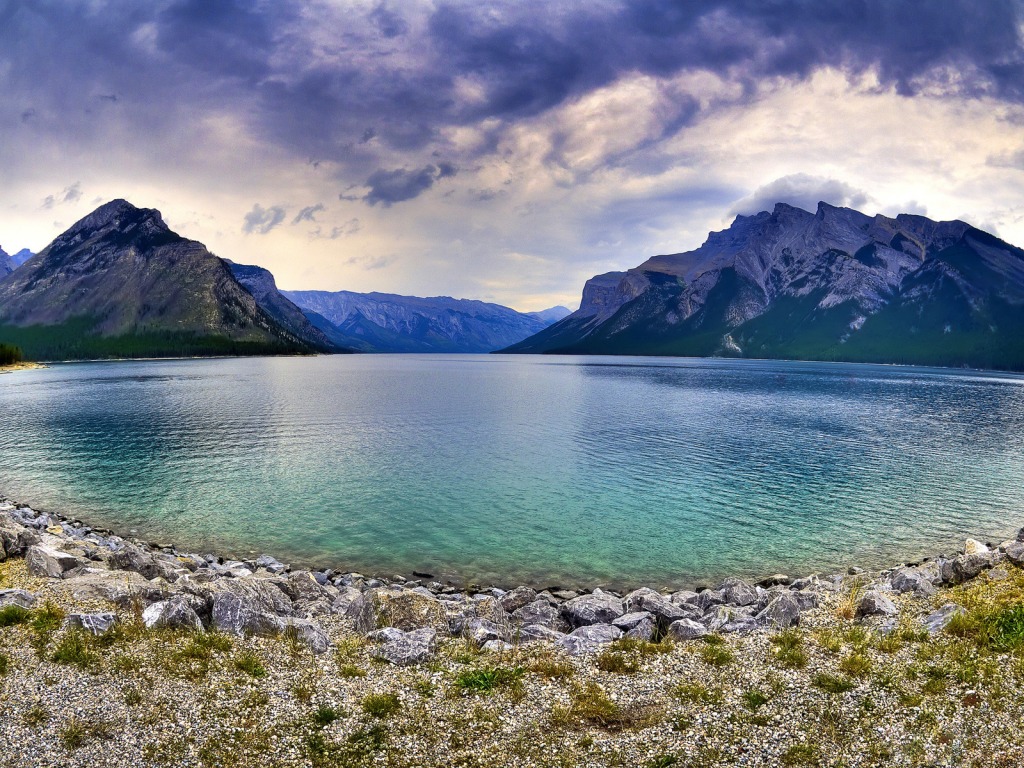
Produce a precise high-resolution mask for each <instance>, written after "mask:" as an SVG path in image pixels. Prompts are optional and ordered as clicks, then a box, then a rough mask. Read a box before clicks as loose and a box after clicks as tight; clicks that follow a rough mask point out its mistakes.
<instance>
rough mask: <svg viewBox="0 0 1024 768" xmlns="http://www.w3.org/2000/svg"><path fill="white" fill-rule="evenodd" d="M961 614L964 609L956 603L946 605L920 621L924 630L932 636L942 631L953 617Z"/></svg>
mask: <svg viewBox="0 0 1024 768" xmlns="http://www.w3.org/2000/svg"><path fill="white" fill-rule="evenodd" d="M963 612H964V609H963V608H961V607H960V606H959V605H957V604H956V603H946V604H945V605H944V606H942V607H941V608H939V610H937V611H935V612H934V613H929V614H928V615H927V616H925V617H924V618H923V619H922V620H921V621H922V623H923V624H924V626H925V629H927V630H928V634H929V635H934V634H936V633H938V632H941V631H942V630H944V629H945V628H946V625H947V624H949V622H950V621H951V620H952V619H953V617H954V616H958V615H960V614H961V613H963Z"/></svg>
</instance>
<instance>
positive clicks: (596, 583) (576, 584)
mask: <svg viewBox="0 0 1024 768" xmlns="http://www.w3.org/2000/svg"><path fill="white" fill-rule="evenodd" d="M5 502H6V503H9V504H15V505H17V506H24V507H28V508H29V509H32V510H34V511H35V512H38V513H42V514H46V515H48V516H49V517H51V518H52V519H54V520H57V521H59V522H62V523H68V524H72V525H74V526H77V527H79V528H88V529H90V530H95V531H97V532H101V533H103V534H106V535H111V536H116V537H119V538H123V539H124V540H126V541H129V542H131V543H132V544H135V545H137V546H141V547H143V548H146V549H148V550H150V551H154V552H156V551H163V552H171V553H172V554H174V556H178V555H188V556H195V555H198V556H200V557H208V556H211V555H212V556H213V557H215V558H217V559H218V560H219V561H221V562H229V561H234V562H244V561H246V560H249V561H252V560H254V559H256V558H258V557H268V556H271V555H269V554H268V553H267V552H257V550H254V549H248V550H247V551H246V552H244V553H243V552H242V551H241V550H240V549H238V548H233V547H231V546H230V545H223V546H221V545H218V543H217V542H213V543H212V544H211V546H212V548H211V549H210V550H209V551H202V553H201V554H200V552H199V550H205V549H206V548H205V547H199V548H190V547H188V546H182V545H179V544H178V543H177V542H175V541H173V540H171V539H169V538H168V539H165V538H163V537H161V536H155V537H150V536H149V535H147V534H145V533H140V532H139V531H137V530H136V529H131V530H124V529H123V528H119V527H117V526H116V525H110V524H108V523H106V522H103V523H98V524H94V521H91V520H90V519H89V516H88V515H85V516H80V515H69V514H64V513H63V512H55V511H52V510H50V509H47V508H44V507H36V506H33V505H31V504H27V503H24V502H16V501H13V500H11V499H10V498H8V497H6V496H5V495H4V494H3V492H2V491H0V506H2V505H3V504H4V503H5ZM1021 522H1022V524H1024V520H1022V521H1021ZM1008 527H1012V526H1008ZM984 544H985V545H986V546H987V547H989V548H990V549H995V548H996V543H995V541H994V539H992V538H990V537H985V540H984ZM918 551H921V550H918ZM954 552H955V550H954ZM277 554H280V553H276V554H274V555H273V557H274V559H277ZM953 556H955V554H954V555H953ZM945 557H947V555H946V554H945V551H942V552H940V551H938V549H933V550H930V551H929V552H928V553H927V554H922V555H921V556H920V557H917V558H906V557H903V558H901V557H899V556H894V557H886V556H884V555H880V556H877V557H875V558H873V559H872V560H871V561H870V562H869V561H866V560H858V559H856V558H854V559H852V560H850V561H849V562H846V563H842V564H837V565H835V566H833V567H827V566H826V567H822V568H817V569H814V568H813V567H811V568H802V567H795V568H793V569H786V568H774V569H773V568H768V569H764V570H761V571H757V572H756V573H755V572H751V571H746V572H745V573H743V575H738V572H736V571H729V570H723V571H722V572H721V574H720V575H711V576H705V577H688V578H683V579H676V580H672V581H668V580H665V579H662V580H660V581H659V580H656V579H651V580H645V579H643V578H638V579H617V580H615V579H611V578H602V579H598V578H591V579H584V580H573V579H571V578H566V579H559V578H558V577H552V578H546V577H543V576H541V577H538V578H534V579H521V580H517V579H515V578H496V579H493V580H483V581H478V580H476V579H474V578H472V577H469V578H464V577H462V576H461V575H459V574H457V573H446V572H444V569H433V568H429V567H424V568H422V569H420V568H408V569H402V568H394V569H380V568H373V567H369V568H362V567H358V569H357V570H352V569H346V568H345V563H344V559H343V558H340V557H327V556H324V557H316V558H305V557H302V556H301V555H297V556H295V557H288V558H287V559H286V561H285V562H287V565H288V569H289V570H297V571H310V572H323V573H334V574H352V573H355V574H358V575H359V576H360V577H361V578H364V579H365V578H370V579H373V580H374V581H379V582H382V583H384V584H394V583H407V582H416V581H421V580H426V581H436V582H439V583H441V584H442V585H444V586H449V587H452V588H455V589H457V590H460V591H467V590H469V591H486V590H489V589H499V590H504V591H508V590H512V589H516V588H518V587H528V588H531V589H534V590H535V591H537V592H544V591H549V592H550V591H573V592H577V593H580V594H583V593H587V592H591V591H593V590H594V589H599V590H606V591H612V592H621V593H627V592H631V591H633V590H636V589H641V588H651V589H655V590H656V591H661V592H676V591H680V590H692V591H697V592H699V591H702V590H705V589H710V588H711V587H712V585H714V584H717V583H720V582H722V581H724V580H727V579H732V578H739V579H742V580H744V581H747V582H750V583H751V584H754V585H758V586H760V585H765V584H769V585H770V584H773V583H779V580H780V577H782V578H787V579H790V580H795V579H796V578H799V574H804V575H805V576H811V575H813V576H822V575H823V574H826V573H828V574H831V575H832V576H838V575H851V574H854V573H858V574H859V573H872V572H884V571H886V570H890V569H892V568H896V567H914V566H918V565H922V564H925V563H928V562H933V561H935V560H938V559H942V558H945ZM428 571H429V572H428ZM434 571H436V572H434ZM366 574H368V576H367V575H366ZM794 574H797V576H794Z"/></svg>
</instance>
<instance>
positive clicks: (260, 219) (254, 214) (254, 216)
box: [242, 203, 286, 235]
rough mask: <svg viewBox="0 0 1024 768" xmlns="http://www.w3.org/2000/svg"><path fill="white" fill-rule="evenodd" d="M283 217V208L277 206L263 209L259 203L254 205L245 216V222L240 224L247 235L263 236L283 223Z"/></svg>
mask: <svg viewBox="0 0 1024 768" xmlns="http://www.w3.org/2000/svg"><path fill="white" fill-rule="evenodd" d="M285 215H286V213H285V210H284V208H282V207H281V206H279V205H272V206H271V207H270V208H264V207H263V206H262V205H260V204H259V203H256V204H255V205H254V206H253V207H252V210H251V211H249V212H248V213H247V214H245V220H244V221H243V222H242V231H243V232H245V234H247V235H253V234H256V235H265V234H267V233H268V232H270V230H272V229H273V228H274V227H276V226H277V225H278V224H280V223H281V222H282V221H284V217H285Z"/></svg>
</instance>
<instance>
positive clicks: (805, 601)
mask: <svg viewBox="0 0 1024 768" xmlns="http://www.w3.org/2000/svg"><path fill="white" fill-rule="evenodd" d="M790 594H792V595H793V597H794V598H795V599H796V604H797V605H798V606H799V607H800V610H801V611H809V610H811V609H812V608H817V607H818V605H820V604H821V595H819V594H818V592H817V590H815V589H801V590H799V591H797V592H791V593H790Z"/></svg>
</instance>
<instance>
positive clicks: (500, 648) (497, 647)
mask: <svg viewBox="0 0 1024 768" xmlns="http://www.w3.org/2000/svg"><path fill="white" fill-rule="evenodd" d="M513 648H514V646H513V645H512V644H511V643H506V642H505V641H504V640H488V641H487V642H486V643H484V644H483V645H482V646H480V650H482V651H488V652H490V653H504V652H505V651H511V650H512V649H513Z"/></svg>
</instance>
